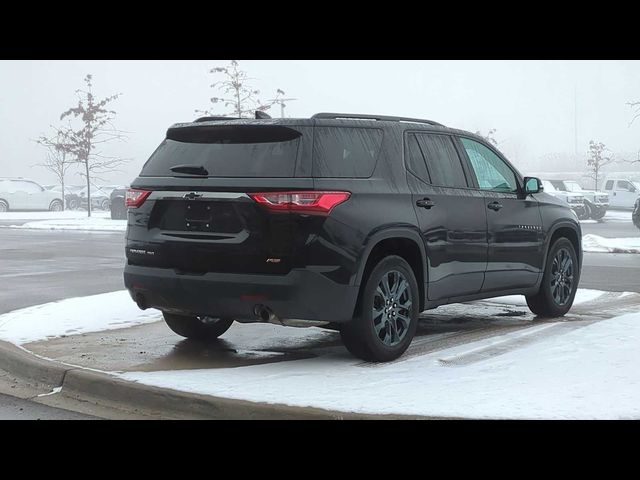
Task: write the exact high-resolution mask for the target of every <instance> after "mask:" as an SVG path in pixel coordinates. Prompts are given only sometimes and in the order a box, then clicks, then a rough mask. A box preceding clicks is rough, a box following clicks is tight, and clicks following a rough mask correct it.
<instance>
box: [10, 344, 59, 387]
mask: <svg viewBox="0 0 640 480" xmlns="http://www.w3.org/2000/svg"><path fill="white" fill-rule="evenodd" d="M0 368H2V369H3V370H6V371H7V372H9V373H11V374H12V375H15V376H16V377H19V378H21V379H23V380H26V381H28V382H29V383H35V384H38V385H42V386H47V387H51V388H53V387H57V386H60V385H62V383H63V381H64V377H65V374H66V373H67V371H68V370H69V367H67V366H65V365H62V364H59V363H56V362H52V361H49V360H43V359H41V358H38V357H36V356H35V355H33V354H30V353H29V352H27V351H26V350H23V349H21V348H20V347H17V346H15V345H13V344H11V343H7V342H3V341H0Z"/></svg>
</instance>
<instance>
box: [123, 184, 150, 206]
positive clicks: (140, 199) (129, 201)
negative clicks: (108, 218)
mask: <svg viewBox="0 0 640 480" xmlns="http://www.w3.org/2000/svg"><path fill="white" fill-rule="evenodd" d="M150 194H151V190H136V189H135V188H130V189H128V190H127V193H126V195H125V197H124V204H125V206H127V207H131V208H138V207H139V206H140V205H142V204H143V203H144V201H145V200H146V199H147V197H148V196H149V195H150Z"/></svg>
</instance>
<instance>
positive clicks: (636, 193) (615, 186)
mask: <svg viewBox="0 0 640 480" xmlns="http://www.w3.org/2000/svg"><path fill="white" fill-rule="evenodd" d="M604 191H605V192H607V193H608V194H609V199H610V201H611V207H612V208H633V207H634V205H635V203H636V200H637V199H638V197H640V180H639V179H630V178H610V177H607V179H606V181H605V182H604Z"/></svg>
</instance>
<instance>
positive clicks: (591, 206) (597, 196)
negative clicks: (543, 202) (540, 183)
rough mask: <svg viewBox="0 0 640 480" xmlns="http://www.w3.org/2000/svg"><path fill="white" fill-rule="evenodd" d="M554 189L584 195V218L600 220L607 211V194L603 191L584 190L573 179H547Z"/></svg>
mask: <svg viewBox="0 0 640 480" xmlns="http://www.w3.org/2000/svg"><path fill="white" fill-rule="evenodd" d="M549 181H550V182H551V184H552V185H553V186H554V187H555V188H556V190H560V191H564V192H574V193H578V194H580V195H582V196H583V197H584V208H585V210H586V212H585V216H586V218H593V219H594V220H600V219H601V218H602V217H604V216H605V214H606V213H607V209H608V208H609V195H608V194H607V193H605V192H600V191H595V190H585V189H584V188H582V185H580V184H579V183H578V182H576V181H574V180H549Z"/></svg>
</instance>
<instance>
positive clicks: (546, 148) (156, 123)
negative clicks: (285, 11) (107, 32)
mask: <svg viewBox="0 0 640 480" xmlns="http://www.w3.org/2000/svg"><path fill="white" fill-rule="evenodd" d="M227 63H228V61H227V60H211V61H131V60H129V61H0V95H1V97H0V125H1V127H2V128H0V144H1V145H2V147H3V148H2V154H1V155H0V177H2V176H23V177H26V178H32V179H34V180H37V181H40V182H41V183H55V182H54V177H53V175H52V174H50V173H48V172H47V171H46V170H44V169H43V168H41V167H34V166H33V165H34V164H36V163H39V162H41V161H42V160H43V157H44V149H43V148H42V147H41V146H39V145H37V144H35V142H33V139H35V138H37V137H38V136H39V135H40V134H42V133H49V128H48V127H49V125H51V124H59V117H60V114H61V113H62V112H63V111H65V110H66V109H68V108H69V107H71V106H73V105H74V104H75V103H76V97H75V93H74V92H75V90H76V89H79V88H83V87H84V83H83V79H84V77H85V75H86V74H87V73H91V74H93V87H94V88H93V91H94V94H95V95H96V96H97V97H99V98H102V97H104V96H107V95H112V94H114V93H122V96H121V97H120V98H119V99H117V100H116V101H114V102H113V103H112V104H111V107H112V108H113V109H114V110H116V112H117V116H116V119H115V121H114V125H115V126H116V127H117V128H119V129H121V130H124V131H126V132H128V140H127V142H126V143H120V142H114V143H113V144H111V146H109V147H106V148H105V149H104V152H105V153H107V154H110V155H118V156H122V157H127V158H131V162H130V163H128V164H127V165H126V166H125V167H122V170H123V172H121V173H117V174H112V175H105V176H104V178H105V181H108V182H113V183H128V182H130V181H131V180H132V179H133V178H134V177H135V176H136V175H137V174H138V173H139V171H140V167H141V166H142V164H143V163H144V161H145V160H146V159H147V158H148V157H149V155H150V154H151V153H152V152H153V150H154V149H155V148H156V146H157V145H158V144H159V143H160V141H161V140H162V139H163V137H164V134H165V132H166V129H167V127H168V126H170V125H171V124H173V123H176V122H181V121H189V120H192V119H194V118H195V117H196V115H195V113H194V110H195V109H201V110H204V109H207V108H209V107H210V103H209V98H210V97H211V96H214V95H215V92H214V91H213V90H212V89H211V88H210V84H211V83H212V81H213V77H212V76H211V75H210V74H209V73H208V72H209V69H210V68H211V67H213V66H223V65H226V64H227ZM240 66H241V68H242V69H243V70H246V71H247V72H248V73H249V75H250V76H251V77H254V78H256V80H255V81H254V82H253V83H254V84H255V86H256V87H258V88H259V89H260V90H261V91H262V95H261V98H272V97H273V96H274V95H275V90H276V89H277V88H280V89H282V90H284V91H285V92H286V94H287V95H286V96H287V97H295V98H297V99H298V100H297V101H293V102H291V103H289V104H288V106H287V110H286V112H287V116H290V117H308V116H310V115H312V114H314V113H316V112H321V111H329V112H347V113H352V112H357V113H377V114H387V115H399V116H408V117H418V118H428V119H431V120H435V121H438V122H440V123H444V124H445V125H448V126H452V127H456V128H461V129H464V130H470V131H476V130H481V131H482V132H483V133H484V132H486V131H488V130H489V129H491V128H495V129H496V130H497V132H496V135H495V136H496V139H497V140H498V141H499V142H500V144H499V148H500V149H501V150H502V151H503V152H504V153H505V154H506V155H507V156H508V157H509V158H510V159H511V160H512V161H513V162H514V163H515V164H516V166H518V168H520V170H522V171H523V173H526V170H527V167H528V166H529V165H533V164H535V161H537V159H539V158H540V157H542V156H543V155H545V154H546V153H550V152H564V153H567V154H573V152H574V89H575V92H576V94H577V124H578V150H579V153H580V154H583V153H584V152H585V151H586V150H587V148H588V143H589V140H591V139H593V140H596V141H601V142H603V143H605V144H606V145H607V146H608V147H609V148H610V149H611V150H612V151H613V152H637V151H638V150H639V149H640V121H637V122H636V123H635V124H634V125H632V126H631V127H629V122H630V120H631V118H632V111H631V109H630V108H629V107H628V106H627V105H626V102H629V101H632V100H640V62H639V61H242V60H241V61H240ZM269 113H270V114H271V115H272V116H279V115H280V111H279V108H276V109H274V110H272V111H270V112H269ZM638 169H639V170H640V168H638ZM67 182H69V183H77V184H82V180H81V179H80V177H78V176H77V175H76V174H71V176H70V178H69V179H68V180H67Z"/></svg>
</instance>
